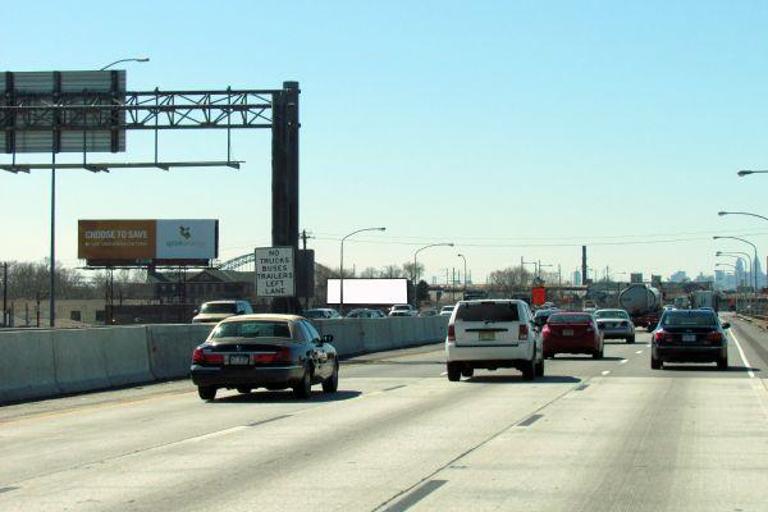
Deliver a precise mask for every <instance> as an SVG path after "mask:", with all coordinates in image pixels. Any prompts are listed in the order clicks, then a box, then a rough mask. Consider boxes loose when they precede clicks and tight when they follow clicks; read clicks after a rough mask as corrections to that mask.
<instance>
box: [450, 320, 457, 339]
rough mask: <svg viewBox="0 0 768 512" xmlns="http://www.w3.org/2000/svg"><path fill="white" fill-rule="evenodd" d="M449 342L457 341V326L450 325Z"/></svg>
mask: <svg viewBox="0 0 768 512" xmlns="http://www.w3.org/2000/svg"><path fill="white" fill-rule="evenodd" d="M448 341H456V326H455V325H453V324H448Z"/></svg>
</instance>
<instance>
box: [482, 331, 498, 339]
mask: <svg viewBox="0 0 768 512" xmlns="http://www.w3.org/2000/svg"><path fill="white" fill-rule="evenodd" d="M479 338H480V341H496V333H495V332H493V331H480V336H479Z"/></svg>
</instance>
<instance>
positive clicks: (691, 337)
mask: <svg viewBox="0 0 768 512" xmlns="http://www.w3.org/2000/svg"><path fill="white" fill-rule="evenodd" d="M694 341H696V335H695V334H683V343H692V342H694Z"/></svg>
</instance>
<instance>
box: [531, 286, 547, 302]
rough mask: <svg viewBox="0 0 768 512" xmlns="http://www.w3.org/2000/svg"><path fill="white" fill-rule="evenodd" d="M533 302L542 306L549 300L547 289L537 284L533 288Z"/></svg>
mask: <svg viewBox="0 0 768 512" xmlns="http://www.w3.org/2000/svg"><path fill="white" fill-rule="evenodd" d="M531 302H532V303H533V305H534V306H541V305H542V304H544V303H545V302H547V289H546V288H544V287H543V286H537V287H535V288H533V289H532V290H531Z"/></svg>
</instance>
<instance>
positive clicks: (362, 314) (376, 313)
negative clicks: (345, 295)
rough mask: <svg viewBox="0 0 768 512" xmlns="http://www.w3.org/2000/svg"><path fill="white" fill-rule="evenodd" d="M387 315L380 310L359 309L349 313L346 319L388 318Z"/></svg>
mask: <svg viewBox="0 0 768 512" xmlns="http://www.w3.org/2000/svg"><path fill="white" fill-rule="evenodd" d="M386 317H387V315H385V314H384V312H383V311H381V310H380V309H368V308H358V309H353V310H352V311H350V312H349V313H347V316H346V317H345V318H386Z"/></svg>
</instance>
